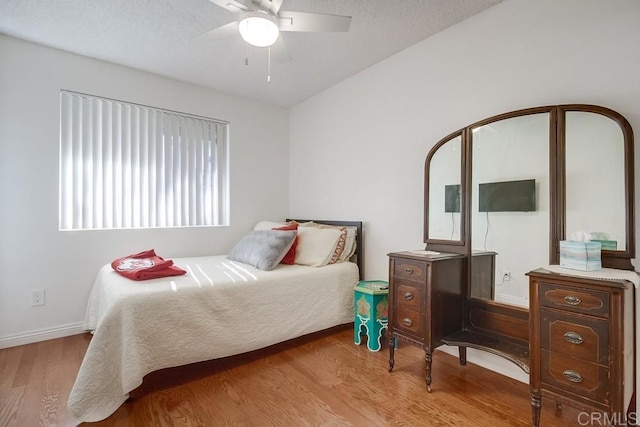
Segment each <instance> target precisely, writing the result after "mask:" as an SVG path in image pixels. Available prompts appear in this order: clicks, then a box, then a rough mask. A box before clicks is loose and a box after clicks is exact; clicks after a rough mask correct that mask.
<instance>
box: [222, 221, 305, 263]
mask: <svg viewBox="0 0 640 427" xmlns="http://www.w3.org/2000/svg"><path fill="white" fill-rule="evenodd" d="M296 234H297V232H296V231H282V230H255V231H252V232H250V233H249V234H247V235H246V236H244V237H243V238H242V239H240V241H239V242H238V243H237V244H236V245H235V246H234V247H233V249H231V252H229V254H228V255H227V259H230V260H233V261H239V262H243V263H245V264H249V265H252V266H254V267H255V268H259V269H260V270H265V271H270V270H273V269H274V268H276V266H277V265H278V264H279V263H280V261H282V258H284V256H285V255H286V254H287V252H288V251H289V248H291V245H293V242H294V240H295V239H296Z"/></svg>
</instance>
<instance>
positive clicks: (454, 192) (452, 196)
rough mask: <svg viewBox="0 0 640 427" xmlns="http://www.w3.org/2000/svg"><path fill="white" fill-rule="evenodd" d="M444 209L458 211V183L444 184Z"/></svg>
mask: <svg viewBox="0 0 640 427" xmlns="http://www.w3.org/2000/svg"><path fill="white" fill-rule="evenodd" d="M444 211H445V212H460V184H452V185H445V186H444Z"/></svg>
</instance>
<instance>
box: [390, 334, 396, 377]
mask: <svg viewBox="0 0 640 427" xmlns="http://www.w3.org/2000/svg"><path fill="white" fill-rule="evenodd" d="M395 349H396V340H395V339H394V338H393V336H390V337H389V372H391V371H393V365H394V364H395V363H396V361H395V359H394V354H395Z"/></svg>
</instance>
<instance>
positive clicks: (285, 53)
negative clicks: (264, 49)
mask: <svg viewBox="0 0 640 427" xmlns="http://www.w3.org/2000/svg"><path fill="white" fill-rule="evenodd" d="M271 57H272V58H273V59H274V60H275V61H277V62H279V63H280V64H284V63H287V62H289V61H291V60H292V59H293V58H292V57H291V52H289V49H287V45H286V44H285V42H284V40H283V39H282V36H278V40H276V42H275V44H274V45H273V46H271Z"/></svg>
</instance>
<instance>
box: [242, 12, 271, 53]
mask: <svg viewBox="0 0 640 427" xmlns="http://www.w3.org/2000/svg"><path fill="white" fill-rule="evenodd" d="M238 29H239V31H240V36H241V37H242V39H243V40H244V41H246V42H247V43H249V44H250V45H252V46H256V47H267V46H271V45H273V44H274V43H275V42H276V40H278V36H279V35H280V30H279V29H278V21H277V20H276V18H275V17H273V16H271V15H269V14H268V13H264V12H259V11H252V12H248V13H247V14H246V16H244V17H243V18H242V19H241V20H240V22H239V23H238Z"/></svg>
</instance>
